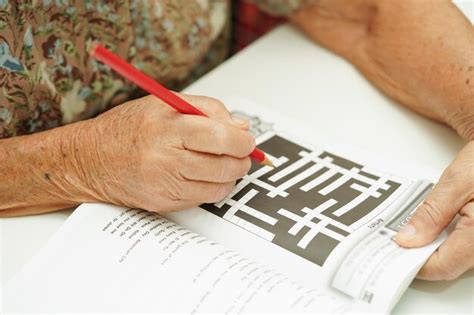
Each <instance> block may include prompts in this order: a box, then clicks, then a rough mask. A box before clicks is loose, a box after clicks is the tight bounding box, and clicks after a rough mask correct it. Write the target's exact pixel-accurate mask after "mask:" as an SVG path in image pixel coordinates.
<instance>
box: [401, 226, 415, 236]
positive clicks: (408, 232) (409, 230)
mask: <svg viewBox="0 0 474 315" xmlns="http://www.w3.org/2000/svg"><path fill="white" fill-rule="evenodd" d="M415 235H416V229H415V227H414V226H413V225H411V224H407V225H405V226H404V227H403V228H402V229H401V230H400V232H398V236H401V237H403V238H404V239H410V238H413V237H414V236H415Z"/></svg>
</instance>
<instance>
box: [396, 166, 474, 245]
mask: <svg viewBox="0 0 474 315" xmlns="http://www.w3.org/2000/svg"><path fill="white" fill-rule="evenodd" d="M455 167H456V165H454V166H452V168H455ZM471 181H472V180H471V179H470V177H469V176H465V175H462V174H459V173H456V174H455V173H453V171H452V169H451V168H448V170H447V171H446V172H445V173H444V174H443V176H442V177H441V179H440V181H439V183H438V184H437V185H436V186H435V188H434V189H433V191H432V192H431V193H430V195H429V196H428V197H427V198H426V199H425V201H424V202H423V203H422V204H421V205H420V207H419V208H418V209H417V210H416V212H415V214H414V216H413V218H412V219H411V220H410V221H409V223H408V224H407V225H405V227H404V228H403V229H402V230H401V231H400V232H399V233H398V234H397V236H396V241H397V243H398V244H399V245H401V246H404V247H418V246H422V245H426V244H428V243H430V242H432V241H433V240H434V239H435V238H436V237H437V236H438V235H439V233H440V232H441V231H442V230H443V229H445V228H446V227H447V226H448V224H449V223H450V222H451V221H452V219H453V218H454V216H455V215H456V213H458V212H459V210H460V209H461V208H462V207H463V206H464V205H465V204H466V203H468V202H469V201H470V198H471V197H470V191H471V190H472V185H471V183H470V182H471Z"/></svg>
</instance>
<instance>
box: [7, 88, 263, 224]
mask: <svg viewBox="0 0 474 315" xmlns="http://www.w3.org/2000/svg"><path fill="white" fill-rule="evenodd" d="M182 97H184V98H185V99H187V100H188V101H189V102H190V103H192V104H193V105H195V106H196V107H198V108H200V109H201V110H202V111H203V112H205V113H206V114H207V115H208V116H209V118H207V117H202V116H191V115H183V114H179V113H177V112H176V111H175V110H174V109H172V108H171V107H169V106H168V105H166V104H164V103H163V102H162V101H160V100H158V99H157V98H155V97H153V96H147V97H143V98H141V99H137V100H134V101H130V102H128V103H125V104H123V105H120V106H117V107H115V108H114V109H111V110H109V111H108V112H106V113H104V114H102V115H100V116H98V117H97V118H94V119H89V120H86V121H80V122H78V123H74V124H71V125H67V126H64V127H60V128H55V129H52V130H49V131H46V132H40V133H37V134H33V135H29V136H24V137H14V138H9V139H3V140H0V160H1V161H2V165H0V176H1V178H2V181H1V182H0V191H1V192H2V193H1V194H0V216H10V215H21V214H32V213H39V212H48V211H53V210H58V209H62V208H67V207H72V206H75V205H78V204H80V203H82V202H107V203H112V204H116V205H122V206H127V207H137V208H143V209H147V210H151V211H169V210H178V209H183V208H188V207H192V206H196V205H199V204H201V203H206V202H215V201H218V200H220V199H222V198H224V197H225V196H226V195H227V194H228V193H229V192H230V191H231V189H232V188H233V186H234V183H235V181H236V180H237V179H239V178H240V177H242V176H244V175H245V174H246V173H247V172H248V170H249V169H250V165H251V161H250V158H249V157H248V155H249V154H250V153H251V152H252V151H253V150H254V148H255V140H254V138H253V136H252V135H251V134H250V133H249V132H248V131H247V129H248V123H246V122H244V121H241V120H240V121H239V120H234V119H232V117H231V115H230V114H229V112H228V111H227V110H226V109H225V107H224V105H223V104H222V103H221V102H219V101H217V100H215V99H211V98H208V97H202V96H185V95H182Z"/></svg>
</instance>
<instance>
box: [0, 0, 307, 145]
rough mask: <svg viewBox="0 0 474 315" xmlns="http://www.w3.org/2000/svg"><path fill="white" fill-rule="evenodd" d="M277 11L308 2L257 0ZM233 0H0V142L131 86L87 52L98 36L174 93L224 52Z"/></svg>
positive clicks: (109, 100) (117, 98) (111, 99)
mask: <svg viewBox="0 0 474 315" xmlns="http://www.w3.org/2000/svg"><path fill="white" fill-rule="evenodd" d="M253 1H254V2H255V3H256V4H257V5H259V6H260V8H261V9H263V10H265V11H267V12H269V13H271V14H274V15H279V16H285V15H288V14H291V13H292V12H294V11H295V10H297V9H299V8H300V7H301V6H303V5H306V4H307V3H309V2H311V0H253ZM229 16H230V3H229V0H16V1H15V0H0V82H1V83H0V84H1V88H2V90H1V92H0V138H5V137H11V136H16V135H22V134H29V133H33V132H37V131H41V130H46V129H50V128H53V127H56V126H59V125H62V124H67V123H71V122H74V121H78V120H82V119H87V118H90V117H93V116H95V115H97V114H98V113H100V112H103V111H105V110H107V109H108V108H110V107H112V106H114V105H117V104H120V103H123V102H124V101H126V100H127V99H130V98H132V97H136V96H137V90H136V89H135V88H134V86H131V85H130V84H128V83H127V82H125V81H124V80H123V79H122V78H121V77H119V76H117V75H115V74H114V73H113V72H111V70H110V69H109V68H108V67H107V66H104V65H102V64H100V63H99V62H97V61H95V60H93V59H91V58H90V57H89V56H88V54H87V48H88V45H90V43H91V42H93V41H99V42H101V43H102V44H104V45H106V46H107V47H109V48H110V49H111V50H112V51H114V52H115V53H117V54H119V55H120V56H122V57H123V58H125V59H127V60H128V61H129V62H131V63H133V64H134V65H135V66H136V67H138V68H139V69H141V70H142V71H144V72H145V73H147V74H149V75H151V76H152V77H153V78H155V79H156V80H158V81H159V82H161V83H163V84H165V85H166V86H168V87H169V88H172V89H179V88H180V87H182V86H183V85H184V84H186V83H187V82H189V81H190V80H192V79H193V78H195V77H197V76H199V75H200V74H202V73H204V72H205V71H206V70H207V69H209V68H211V67H213V66H214V65H216V64H218V63H219V62H220V61H222V60H223V59H224V58H225V57H226V55H227V51H228V49H227V48H228V46H229V44H228V43H229V33H230V32H229V29H230V27H231V25H230V18H229Z"/></svg>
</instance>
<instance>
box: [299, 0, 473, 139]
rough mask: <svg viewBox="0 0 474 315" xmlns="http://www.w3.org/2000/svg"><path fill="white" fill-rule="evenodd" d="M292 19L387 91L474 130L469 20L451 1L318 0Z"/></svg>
mask: <svg viewBox="0 0 474 315" xmlns="http://www.w3.org/2000/svg"><path fill="white" fill-rule="evenodd" d="M292 20H293V21H294V22H295V24H297V25H298V26H300V27H301V28H302V29H303V30H304V31H305V32H306V33H307V34H308V35H309V36H310V37H311V38H312V39H314V40H315V41H317V42H318V43H320V44H322V45H324V46H326V47H328V48H329V49H331V50H333V51H334V52H336V53H338V54H340V55H341V56H343V57H344V58H346V59H348V60H349V61H351V62H352V63H353V64H354V65H355V66H356V67H357V68H358V69H359V70H360V71H361V72H362V73H363V74H364V75H365V76H366V77H367V78H368V79H369V80H370V81H371V82H373V83H374V84H375V85H376V86H377V87H378V88H380V89H381V90H382V91H383V92H385V93H386V94H387V95H388V96H390V97H392V98H394V99H395V100H397V101H399V102H401V103H402V104H404V105H406V106H407V107H409V108H411V109H413V110H415V111H417V112H418V113H421V114H423V115H425V116H428V117H430V118H432V119H435V120H437V121H440V122H443V123H446V124H448V125H450V126H451V127H453V128H455V129H456V130H457V131H458V132H459V133H460V134H461V135H462V136H463V137H465V138H467V139H473V138H474V61H473V60H474V28H473V26H472V25H471V23H470V22H469V21H468V20H467V19H466V18H465V17H464V16H463V14H462V13H461V12H460V11H459V10H458V9H457V8H456V7H455V6H454V5H453V4H452V3H451V1H444V0H438V1H431V0H429V1H428V0H426V1H423V0H405V1H386V0H385V1H375V0H354V1H341V0H329V1H328V0H320V1H319V2H317V3H316V5H314V6H311V7H308V8H307V9H305V10H302V11H299V12H298V13H297V14H296V15H294V16H293V18H292Z"/></svg>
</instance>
